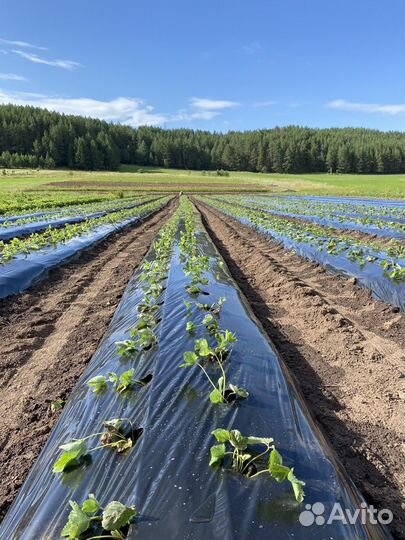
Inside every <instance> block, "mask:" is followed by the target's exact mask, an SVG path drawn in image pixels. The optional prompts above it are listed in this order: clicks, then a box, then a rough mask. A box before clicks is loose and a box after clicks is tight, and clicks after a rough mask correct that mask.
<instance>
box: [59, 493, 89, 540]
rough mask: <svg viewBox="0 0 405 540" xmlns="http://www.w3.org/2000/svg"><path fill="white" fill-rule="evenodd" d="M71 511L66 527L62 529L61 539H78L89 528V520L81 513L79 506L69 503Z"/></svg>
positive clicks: (72, 502)
mask: <svg viewBox="0 0 405 540" xmlns="http://www.w3.org/2000/svg"><path fill="white" fill-rule="evenodd" d="M70 506H71V507H72V510H71V512H70V514H69V519H68V522H67V523H66V525H65V526H64V527H63V530H62V533H61V536H62V537H63V538H69V539H71V540H75V539H77V538H79V537H80V535H81V534H83V533H84V532H85V531H87V529H88V528H89V527H90V524H91V522H90V518H89V517H88V516H87V514H85V513H84V512H83V510H82V509H81V508H80V506H79V505H78V504H77V503H76V502H74V501H70Z"/></svg>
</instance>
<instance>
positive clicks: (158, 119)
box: [0, 89, 170, 127]
mask: <svg viewBox="0 0 405 540" xmlns="http://www.w3.org/2000/svg"><path fill="white" fill-rule="evenodd" d="M6 103H12V104H14V105H31V106H33V107H41V108H43V109H48V110H50V111H56V112H59V113H65V114H74V115H81V116H90V117H92V118H100V119H101V120H106V121H108V122H120V123H123V124H129V125H131V126H133V127H137V126H143V125H149V126H157V125H162V124H164V123H166V122H167V121H170V118H169V117H168V115H166V114H158V113H155V112H154V108H153V107H151V106H150V105H146V104H145V102H144V101H143V100H140V99H134V98H125V97H118V98H116V99H113V100H111V101H100V100H97V99H90V98H61V97H52V96H43V95H41V94H29V93H24V92H15V93H10V92H7V91H5V90H1V89H0V104H6Z"/></svg>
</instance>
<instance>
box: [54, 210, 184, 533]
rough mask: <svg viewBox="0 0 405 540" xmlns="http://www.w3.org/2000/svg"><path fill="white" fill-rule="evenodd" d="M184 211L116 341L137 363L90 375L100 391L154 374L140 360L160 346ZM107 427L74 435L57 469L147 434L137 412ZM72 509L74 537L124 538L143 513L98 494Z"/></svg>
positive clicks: (161, 244)
mask: <svg viewBox="0 0 405 540" xmlns="http://www.w3.org/2000/svg"><path fill="white" fill-rule="evenodd" d="M178 221H179V213H178V212H177V213H176V214H175V216H174V217H173V218H172V219H171V220H170V221H169V222H168V223H167V224H166V225H165V226H164V227H163V228H162V230H161V231H160V233H159V237H158V238H157V239H156V240H155V242H154V244H153V252H154V255H155V257H154V259H153V260H145V261H144V262H143V264H142V266H141V273H140V277H139V279H140V282H141V284H142V299H141V301H140V302H139V304H138V305H137V313H136V324H135V325H134V326H133V327H132V328H131V329H130V330H129V337H128V339H127V340H125V341H117V342H116V343H115V346H116V352H117V355H118V356H120V357H122V358H123V359H125V360H127V361H132V362H133V363H135V364H136V365H134V367H132V368H131V369H129V370H125V371H123V372H121V373H116V372H108V373H101V374H99V375H96V376H95V377H92V378H91V379H90V380H88V381H87V385H88V387H89V390H90V391H92V392H93V393H94V394H95V395H96V396H100V395H101V394H105V393H109V392H113V393H117V394H119V395H121V396H124V397H129V393H131V392H134V391H136V390H137V389H138V388H140V387H144V386H146V385H147V384H148V383H149V382H150V379H151V377H150V376H148V377H144V378H140V377H139V376H137V374H136V372H137V364H139V360H140V358H141V357H142V355H145V354H146V353H148V352H149V351H152V350H154V349H157V348H158V345H159V332H158V327H159V323H160V321H159V319H158V318H157V312H158V311H159V308H160V305H161V299H162V295H163V294H164V291H165V282H166V279H167V276H168V272H169V268H170V261H171V256H172V251H173V245H174V241H175V236H176V231H177V227H178ZM102 428H103V429H102V430H101V431H98V432H95V433H91V434H87V435H85V436H82V437H80V438H76V439H73V440H71V441H69V442H67V443H66V444H63V445H61V446H60V450H61V451H62V454H61V455H60V456H59V458H58V459H57V460H56V461H55V463H54V466H53V472H54V473H55V474H62V475H63V474H64V473H66V472H69V471H71V470H72V469H74V468H77V467H79V466H82V465H88V464H90V463H91V462H90V460H89V458H90V456H91V455H92V454H94V453H95V452H103V451H106V450H108V449H109V450H113V451H115V452H118V453H120V454H126V453H128V452H130V451H131V449H132V448H133V447H134V445H135V443H136V442H137V440H138V439H139V437H140V436H141V434H142V431H143V430H142V428H139V427H136V426H135V423H134V420H133V419H131V418H112V419H105V420H104V421H103V422H102ZM70 505H71V508H72V509H71V512H70V515H69V519H68V522H67V523H66V525H65V526H64V528H63V530H62V533H61V536H62V537H63V538H68V539H71V540H77V539H80V540H82V539H84V538H86V539H88V540H95V539H98V538H116V539H124V538H126V536H127V532H128V528H129V524H130V522H131V521H132V520H133V518H135V517H136V516H137V515H138V511H137V509H136V508H135V507H134V506H127V505H125V504H123V503H121V502H119V501H112V502H110V503H108V504H107V505H106V507H105V508H104V509H102V508H101V506H100V504H99V502H98V501H97V500H96V497H95V495H94V494H90V495H89V498H88V499H87V500H85V501H84V502H83V503H82V504H81V505H79V504H78V503H77V502H75V501H71V502H70Z"/></svg>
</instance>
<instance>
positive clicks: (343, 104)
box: [326, 99, 405, 116]
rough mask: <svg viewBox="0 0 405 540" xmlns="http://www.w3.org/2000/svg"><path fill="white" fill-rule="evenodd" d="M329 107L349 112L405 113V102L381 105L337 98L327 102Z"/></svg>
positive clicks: (393, 114)
mask: <svg viewBox="0 0 405 540" xmlns="http://www.w3.org/2000/svg"><path fill="white" fill-rule="evenodd" d="M326 106H327V107H328V108H329V109H337V110H340V111H348V112H363V113H369V114H388V115H391V116H395V115H399V114H404V113H405V104H398V105H380V104H378V103H355V102H353V101H346V100H345V99H335V100H334V101H330V102H329V103H327V104H326Z"/></svg>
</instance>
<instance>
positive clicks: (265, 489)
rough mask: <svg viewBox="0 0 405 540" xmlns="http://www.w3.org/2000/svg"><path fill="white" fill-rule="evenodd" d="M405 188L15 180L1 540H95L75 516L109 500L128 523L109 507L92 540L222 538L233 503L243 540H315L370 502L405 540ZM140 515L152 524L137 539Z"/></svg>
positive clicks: (86, 517) (7, 193)
mask: <svg viewBox="0 0 405 540" xmlns="http://www.w3.org/2000/svg"><path fill="white" fill-rule="evenodd" d="M404 187H405V177H403V176H399V175H398V176H391V177H389V176H387V177H377V176H376V177H357V176H354V175H352V176H349V175H347V177H346V176H345V175H342V176H337V175H336V176H332V175H302V176H300V177H297V176H293V175H270V174H253V173H230V175H229V176H216V174H215V173H210V174H208V173H207V174H205V175H203V174H201V173H195V172H190V173H188V172H186V171H170V172H169V171H167V170H156V169H145V171H144V172H139V170H138V171H134V170H133V169H132V168H126V169H125V168H124V169H123V170H122V171H121V172H119V173H100V174H99V173H79V172H73V173H70V172H68V171H42V172H35V171H17V170H15V171H8V172H7V174H6V175H4V177H3V178H1V179H0V196H1V199H0V212H1V216H0V297H1V300H0V365H1V381H0V383H1V389H2V392H1V397H0V433H1V439H0V442H1V444H0V448H1V450H0V464H1V469H2V472H3V482H2V485H1V486H0V509H1V516H2V517H4V516H5V518H4V521H3V523H2V525H0V537H1V538H3V537H4V538H10V539H11V538H24V539H27V540H31V539H37V538H41V537H43V538H59V537H60V534H61V532H62V529H63V528H64V526H65V528H64V532H65V533H66V534H64V537H67V538H72V539H73V538H76V537H78V536H77V535H76V536H74V535H73V534H74V532H73V529H71V528H69V527H73V525H72V523H73V521H72V519H73V518H72V515H71V521H70V522H68V517H69V511H70V507H69V499H70V500H74V501H76V502H78V503H79V504H80V505H81V504H82V503H83V502H84V501H85V500H86V497H87V495H88V494H89V493H95V496H96V498H97V497H99V496H100V494H101V495H102V499H103V503H105V502H106V501H107V502H108V501H109V502H111V501H114V500H115V501H121V502H122V503H123V505H124V506H123V507H122V508H121V510H122V512H123V514H124V517H125V519H124V518H122V520H121V521H120V523H119V524H118V525H119V526H118V525H116V528H115V529H111V528H108V527H107V526H105V523H106V521H105V520H104V519H103V521H102V523H103V524H102V525H101V524H99V523H100V522H101V519H100V520H98V519H97V520H95V521H94V522H93V521H91V519H90V517H91V516H93V515H95V514H97V516H98V515H100V518H101V513H102V512H107V508H108V506H107V508H105V504H103V507H104V510H102V509H101V508H99V507H98V505H96V504H95V502H94V499H89V500H90V501H93V502H91V505H92V508H93V509H94V511H92V512H90V513H88V514H86V511H85V510H83V508H82V509H81V510H80V508H79V510H77V507H76V512H78V513H79V514H80V513H81V514H80V515H81V516H82V525H81V526H83V527H84V528H83V529H82V533H83V534H82V536H80V538H82V537H83V538H90V537H94V538H96V537H109V536H105V535H106V534H107V535H110V531H114V534H115V536H111V535H110V536H111V537H116V538H138V537H139V535H141V537H142V538H146V539H147V538H150V539H154V538H157V537H159V535H160V536H164V531H165V530H166V529H167V527H168V526H173V527H174V524H176V527H180V528H181V530H182V531H183V532H184V535H185V536H187V535H188V536H195V537H196V538H203V537H204V538H205V537H214V536H215V534H216V532H215V530H216V527H217V526H218V524H217V521H216V520H217V517H216V513H217V512H218V511H219V509H220V508H221V504H223V501H225V500H226V501H227V505H228V506H229V509H228V517H227V519H228V520H229V523H228V526H229V527H232V528H233V529H234V530H236V531H237V534H236V536H235V538H236V537H238V538H239V537H240V538H245V537H248V536H249V537H254V538H257V539H261V538H263V539H265V538H269V537H272V535H274V534H275V533H277V534H280V528H281V529H282V531H283V534H284V536H285V537H287V536H286V535H292V534H293V535H294V538H296V539H302V540H304V539H307V538H308V529H307V528H305V527H302V526H300V525H299V522H298V516H299V514H300V512H301V510H302V508H303V506H304V504H305V503H307V502H310V503H311V504H312V503H313V502H315V501H319V500H321V501H323V503H324V504H325V505H326V506H327V507H328V506H331V505H333V503H334V502H336V501H339V502H340V503H341V504H342V505H343V506H344V507H345V508H352V509H354V508H357V507H358V505H359V504H361V502H362V501H363V497H364V498H365V500H366V501H367V502H368V503H369V504H374V505H375V506H376V507H378V508H390V509H391V510H392V511H393V513H394V520H393V522H392V524H391V525H390V526H389V531H390V533H392V534H393V535H394V537H395V538H405V513H404V509H403V508H404V504H405V496H404V495H403V494H404V488H405V474H404V470H403V458H404V455H403V452H404V450H403V444H402V440H403V414H404V410H403V399H402V392H403V382H402V381H403V377H404V376H405V374H404V360H405V354H404V349H403V342H404V338H405V316H404V311H405V203H402V202H401V201H400V200H396V199H400V198H401V197H404V196H405V189H404ZM179 191H180V192H183V193H185V194H184V195H179ZM231 191H232V192H234V193H232V194H230V193H228V192H231ZM365 194H367V195H368V197H367V198H364V197H363V198H361V196H362V195H365ZM327 195H328V196H327ZM373 197H374V199H373ZM385 197H388V198H389V199H390V200H388V199H387V200H386V199H385ZM270 411H271V414H269V412H270ZM111 419H114V420H111ZM100 430H101V431H102V432H101V433H100ZM100 435H101V440H100ZM185 449H187V452H185ZM89 455H91V458H90V457H89ZM106 471H107V473H106ZM256 475H257V476H256ZM157 479H158V480H159V481H157ZM197 482H199V483H198V485H197V484H196V483H197ZM332 486H333V487H332ZM253 493H254V495H253ZM134 498H135V500H136V501H137V503H136V507H137V511H140V513H141V515H142V514H143V515H145V516H153V518H154V519H145V520H138V521H137V522H136V525H130V521H131V519H132V518H134V517H135V510H133V509H132V508H130V507H129V506H128V507H125V504H126V502H127V501H129V500H133V499H134ZM38 500H40V501H41V502H40V503H39V504H37V503H36V502H35V501H38ZM247 500H248V502H247ZM257 501H259V502H260V504H256V503H257ZM89 505H90V503H89V502H88V503H87V506H89ZM34 507H35V508H34ZM85 507H86V506H85ZM85 507H84V508H85ZM33 508H34V510H33ZM44 508H47V509H50V508H52V519H49V516H48V515H47V514H46V513H45V512H44ZM74 511H75V510H74ZM103 515H104V514H103ZM280 515H282V517H283V519H281V521H280V520H279V518H278V517H277V516H280ZM27 516H29V517H30V519H27ZM241 516H243V519H241ZM76 517H77V516H76ZM69 523H70V525H69ZM86 523H87V526H86V527H85V525H86ZM170 523H171V525H170ZM128 527H129V528H128ZM16 531H18V535H19V536H18V535H17V532H16ZM310 531H311V535H312V536H311V538H314V539H319V540H321V538H324V536H323V535H324V533H323V529H322V528H319V527H318V528H317V527H316V526H314V527H312V528H311V529H310ZM390 533H389V532H388V529H386V528H384V527H380V526H379V525H376V526H372V525H371V524H368V525H367V526H364V527H363V526H361V525H356V528H353V529H352V528H351V527H343V526H340V525H339V524H334V525H333V526H331V528H330V529H329V530H328V534H329V536H331V537H336V538H342V539H343V540H345V539H346V538H347V539H348V540H349V539H352V538H354V537H355V536H354V534H356V535H357V536H358V537H359V538H362V539H363V538H364V539H381V540H382V539H385V538H386V539H388V538H390ZM69 534H70V535H71V536H69ZM13 535H14V536H13ZM40 535H42V536H40ZM90 535H93V536H90ZM96 535H97V536H96ZM120 535H121V536H120Z"/></svg>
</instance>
